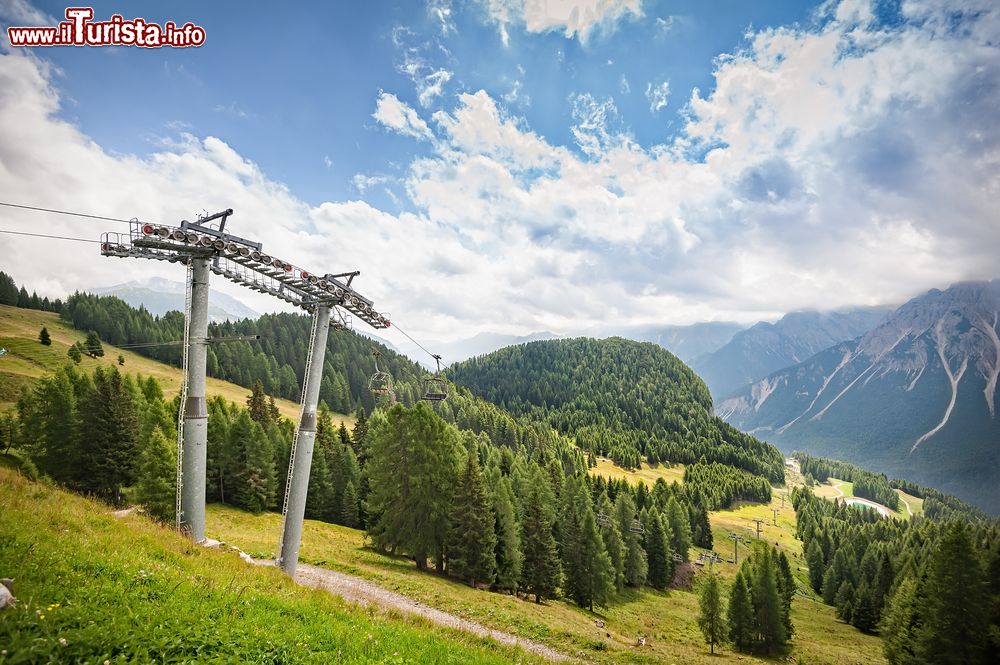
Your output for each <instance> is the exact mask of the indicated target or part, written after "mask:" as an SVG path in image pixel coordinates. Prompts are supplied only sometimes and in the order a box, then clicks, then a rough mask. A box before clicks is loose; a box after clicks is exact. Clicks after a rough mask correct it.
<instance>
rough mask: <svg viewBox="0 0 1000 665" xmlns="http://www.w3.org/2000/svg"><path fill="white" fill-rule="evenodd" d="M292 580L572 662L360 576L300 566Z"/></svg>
mask: <svg viewBox="0 0 1000 665" xmlns="http://www.w3.org/2000/svg"><path fill="white" fill-rule="evenodd" d="M254 563H260V564H265V563H271V562H264V561H255V562H254ZM272 565H273V564H272ZM295 581H296V582H298V583H299V584H301V585H303V586H307V587H310V588H313V589H323V590H325V591H328V592H330V593H332V594H334V595H336V596H340V597H341V598H344V599H345V600H349V601H352V602H356V603H361V604H363V605H369V604H371V605H377V606H379V607H384V608H387V609H393V610H397V611H400V612H406V613H407V614H415V615H417V616H421V617H424V618H426V619H428V620H430V621H432V622H434V623H436V624H438V625H439V626H445V627H448V628H456V629H458V630H464V631H466V632H469V633H472V634H474V635H478V636H480V637H489V638H491V639H494V640H496V641H497V642H499V643H501V644H505V645H507V646H513V647H518V648H521V649H524V650H525V651H528V652H530V653H533V654H535V655H537V656H541V657H543V658H546V659H548V660H555V661H570V660H573V659H572V658H570V657H569V656H566V655H564V654H561V653H559V652H558V651H556V650H554V649H551V648H549V647H547V646H545V645H544V644H541V643H539V642H534V641H532V640H527V639H524V638H523V637H517V636H516V635H511V634H510V633H505V632H503V631H500V630H495V629H493V628H487V627H486V626H484V625H482V624H479V623H476V622H474V621H468V620H466V619H461V618H459V617H457V616H455V615H453V614H449V613H447V612H442V611H441V610H437V609H434V608H433V607H428V606H426V605H424V604H423V603H420V602H418V601H416V600H414V599H412V598H409V597H407V596H404V595H402V594H399V593H396V592H394V591H389V590H388V589H383V588H382V587H380V586H378V585H377V584H373V583H371V582H368V581H367V580H363V579H361V578H360V577H354V576H352V575H345V574H343V573H338V572H335V571H332V570H327V569H326V568H318V567H316V566H310V565H307V564H304V563H300V564H299V567H298V571H297V573H296V575H295ZM487 602H488V601H487Z"/></svg>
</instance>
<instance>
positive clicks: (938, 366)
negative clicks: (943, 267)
mask: <svg viewBox="0 0 1000 665" xmlns="http://www.w3.org/2000/svg"><path fill="white" fill-rule="evenodd" d="M998 325H1000V279H994V280H992V281H989V282H986V281H983V282H960V283H957V284H954V285H952V286H951V287H949V288H948V289H946V290H943V291H942V290H940V289H931V290H929V291H928V292H926V293H925V294H923V295H921V296H917V297H916V298H913V299H911V300H910V301H908V302H907V303H905V304H903V305H902V306H900V307H899V308H898V309H897V310H896V311H895V312H893V313H892V315H890V316H889V317H888V319H887V320H886V321H885V322H884V323H882V324H881V325H879V326H877V327H876V328H874V329H872V330H870V331H869V332H867V333H865V334H864V335H861V336H859V337H857V338H856V339H854V340H850V341H847V342H842V343H839V344H836V345H833V346H830V347H828V348H827V349H824V350H823V351H820V352H819V353H817V354H815V355H813V356H812V357H811V358H809V359H807V360H806V361H804V362H802V363H799V364H797V365H794V366H791V367H788V368H785V369H782V370H779V371H777V372H774V373H772V374H770V375H768V376H766V377H764V378H763V379H760V380H759V381H757V382H755V383H753V384H751V385H749V386H747V387H746V388H744V389H742V390H741V391H739V392H738V393H736V394H735V395H733V396H732V397H730V398H728V399H725V400H722V401H721V402H719V403H717V409H716V410H717V412H718V413H719V415H720V416H721V417H723V418H724V419H725V420H726V421H727V422H729V423H730V424H733V425H735V426H737V427H739V428H741V429H743V430H744V431H748V432H751V433H753V434H755V435H757V436H762V437H764V438H765V439H767V440H769V441H771V442H773V443H775V444H777V445H779V446H781V447H782V448H783V449H790V448H791V447H796V448H799V449H802V450H804V451H805V452H810V453H819V454H822V455H825V456H827V457H837V458H840V459H844V460H846V461H850V462H855V463H861V464H863V465H865V466H867V467H869V468H872V469H873V470H876V471H881V472H885V473H892V474H895V475H897V476H899V477H903V478H906V479H907V480H912V481H915V482H920V483H924V484H927V485H930V486H932V487H936V488H938V489H941V490H943V491H946V492H949V493H952V494H955V495H956V496H958V497H960V498H963V499H965V500H968V501H971V502H973V503H976V504H977V505H980V506H981V507H984V508H986V509H987V510H990V511H991V512H993V513H997V512H1000V491H998V490H997V488H998V487H1000V470H998V466H1000V419H998V418H997V411H998V404H997V402H998V396H997V377H998V376H1000V333H998Z"/></svg>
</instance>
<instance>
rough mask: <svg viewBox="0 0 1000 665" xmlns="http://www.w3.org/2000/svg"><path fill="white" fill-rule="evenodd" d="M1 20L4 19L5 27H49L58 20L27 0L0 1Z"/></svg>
mask: <svg viewBox="0 0 1000 665" xmlns="http://www.w3.org/2000/svg"><path fill="white" fill-rule="evenodd" d="M0 19H3V22H4V24H5V25H4V27H6V26H9V25H16V26H47V27H48V26H54V25H56V23H57V21H56V19H54V18H53V17H51V16H49V15H48V14H46V13H45V12H43V11H42V10H40V9H38V8H37V7H35V6H34V5H32V4H31V3H30V2H28V1H27V0H0ZM5 32H6V31H5Z"/></svg>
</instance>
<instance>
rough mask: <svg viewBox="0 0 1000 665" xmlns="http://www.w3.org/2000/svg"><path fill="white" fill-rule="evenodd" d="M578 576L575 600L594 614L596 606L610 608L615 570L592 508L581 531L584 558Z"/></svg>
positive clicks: (580, 559) (580, 560) (581, 550)
mask: <svg viewBox="0 0 1000 665" xmlns="http://www.w3.org/2000/svg"><path fill="white" fill-rule="evenodd" d="M576 574H577V575H578V579H577V581H576V584H575V585H574V590H575V594H574V597H573V600H574V601H576V604H577V605H579V606H580V607H586V608H588V609H590V611H591V612H593V611H594V605H595V604H597V605H607V602H608V600H610V598H611V596H612V595H613V593H614V589H615V578H614V568H613V567H612V565H611V558H610V557H609V556H608V553H607V551H606V550H605V547H604V540H603V539H602V537H601V534H600V533H599V532H598V531H597V522H596V521H595V519H594V511H592V510H591V509H590V507H589V506H588V507H587V508H586V510H585V512H584V515H583V524H582V525H581V528H580V557H579V568H578V569H577V571H576Z"/></svg>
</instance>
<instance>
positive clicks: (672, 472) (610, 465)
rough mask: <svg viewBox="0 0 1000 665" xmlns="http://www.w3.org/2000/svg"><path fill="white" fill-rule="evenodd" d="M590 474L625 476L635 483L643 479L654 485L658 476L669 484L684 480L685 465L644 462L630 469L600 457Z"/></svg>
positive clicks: (610, 476) (611, 476)
mask: <svg viewBox="0 0 1000 665" xmlns="http://www.w3.org/2000/svg"><path fill="white" fill-rule="evenodd" d="M590 475H592V476H604V477H605V478H613V479H618V478H625V479H626V480H628V481H629V482H630V483H632V484H633V485H634V484H636V483H638V482H640V481H641V482H644V483H646V484H647V485H649V486H650V487H652V486H653V484H654V483H655V482H656V479H657V478H663V479H664V480H665V481H667V484H670V483H672V482H674V481H677V482H679V483H681V482H684V465H683V464H677V465H674V466H666V465H664V464H660V465H659V466H656V467H651V466H649V465H648V464H646V463H645V462H643V463H642V465H641V466H640V467H639V468H638V469H634V470H631V471H629V470H626V469H623V468H622V467H620V466H618V465H616V464H615V463H614V462H612V461H611V460H609V459H605V458H600V459H598V460H597V466H595V467H593V468H592V469H590Z"/></svg>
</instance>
